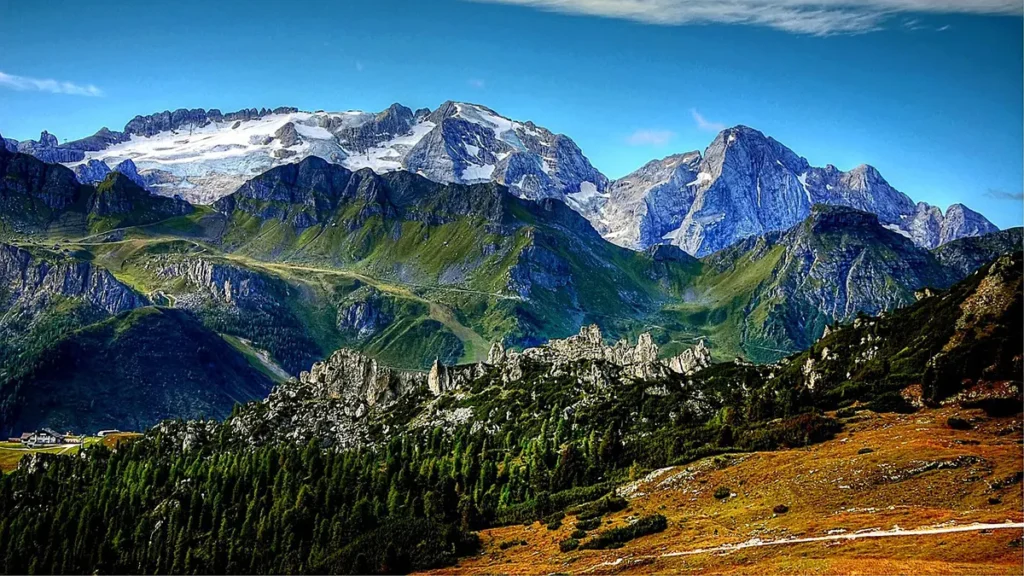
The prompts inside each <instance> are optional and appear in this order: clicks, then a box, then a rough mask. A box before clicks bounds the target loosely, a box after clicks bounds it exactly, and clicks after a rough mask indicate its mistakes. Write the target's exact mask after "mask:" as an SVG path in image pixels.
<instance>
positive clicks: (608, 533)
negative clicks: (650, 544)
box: [580, 514, 668, 550]
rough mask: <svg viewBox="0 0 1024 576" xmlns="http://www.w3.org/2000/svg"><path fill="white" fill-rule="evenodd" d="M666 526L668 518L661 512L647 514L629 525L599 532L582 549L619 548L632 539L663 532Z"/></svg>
mask: <svg viewBox="0 0 1024 576" xmlns="http://www.w3.org/2000/svg"><path fill="white" fill-rule="evenodd" d="M665 528H668V520H666V519H665V517H664V516H662V515H661V514H655V515H654V516H646V517H644V518H641V519H639V520H637V521H636V522H634V523H632V524H630V525H629V526H623V527H621V528H613V529H611V530H605V531H604V532H599V533H598V534H597V535H596V536H594V537H593V538H591V539H590V540H588V541H586V542H584V543H583V545H582V546H580V549H581V550H605V549H607V548H619V547H621V546H622V545H623V544H625V543H626V542H629V541H630V540H633V539H635V538H639V537H641V536H646V535H648V534H654V533H656V532H661V531H663V530H665Z"/></svg>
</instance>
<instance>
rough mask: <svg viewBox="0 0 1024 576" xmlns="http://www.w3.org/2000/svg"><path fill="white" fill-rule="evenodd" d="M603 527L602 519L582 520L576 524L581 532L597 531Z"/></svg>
mask: <svg viewBox="0 0 1024 576" xmlns="http://www.w3.org/2000/svg"><path fill="white" fill-rule="evenodd" d="M600 527H601V517H600V516H598V517H597V518H590V519H588V520H580V521H579V522H577V523H576V528H577V529H579V530H597V529H598V528H600Z"/></svg>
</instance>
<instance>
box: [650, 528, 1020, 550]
mask: <svg viewBox="0 0 1024 576" xmlns="http://www.w3.org/2000/svg"><path fill="white" fill-rule="evenodd" d="M1009 529H1017V530H1024V522H1006V523H1003V524H968V525H965V526H945V527H942V528H918V529H915V530H901V529H899V528H897V529H893V530H877V531H873V532H854V533H851V534H829V535H828V536H812V537H808V538H790V539H786V540H760V539H757V538H751V539H750V540H747V541H746V542H740V543H738V544H726V545H723V546H715V547H713V548H697V549H695V550H686V551H682V552H667V553H665V554H662V555H661V557H662V558H673V557H676V556H692V555H694V554H710V553H714V552H731V551H734V550H742V549H744V548H759V547H762V546H782V545H785V544H804V543H807V542H829V541H834V540H859V539H861V538H895V537H900V536H930V535H933V534H952V533H954V532H980V531H982V530H1009Z"/></svg>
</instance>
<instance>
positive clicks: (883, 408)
mask: <svg viewBox="0 0 1024 576" xmlns="http://www.w3.org/2000/svg"><path fill="white" fill-rule="evenodd" d="M868 408H870V409H871V410H872V411H874V412H896V413H898V414H913V413H914V412H917V408H915V407H914V405H913V404H911V403H910V402H907V400H906V398H904V397H903V396H900V394H899V392H886V393H884V394H879V395H878V396H877V397H876V398H875V399H874V400H872V401H871V403H870V404H868Z"/></svg>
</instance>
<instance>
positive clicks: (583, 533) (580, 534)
mask: <svg viewBox="0 0 1024 576" xmlns="http://www.w3.org/2000/svg"><path fill="white" fill-rule="evenodd" d="M570 536H572V537H573V538H576V539H579V538H586V537H587V531H586V530H580V529H579V528H577V529H575V530H573V531H572V534H570Z"/></svg>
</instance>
